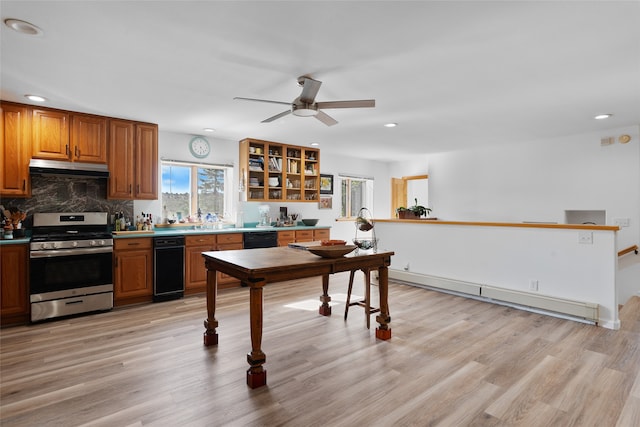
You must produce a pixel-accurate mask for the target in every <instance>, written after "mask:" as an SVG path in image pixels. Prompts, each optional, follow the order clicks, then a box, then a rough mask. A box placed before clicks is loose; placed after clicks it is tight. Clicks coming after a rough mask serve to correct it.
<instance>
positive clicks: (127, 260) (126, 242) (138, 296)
mask: <svg viewBox="0 0 640 427" xmlns="http://www.w3.org/2000/svg"><path fill="white" fill-rule="evenodd" d="M113 244H114V247H113V260H114V271H113V285H114V286H113V303H114V305H115V306H119V305H126V304H135V303H140V302H148V301H152V300H153V242H152V239H151V238H150V237H146V238H144V237H143V238H130V239H129V238H128V239H116V240H114V243H113Z"/></svg>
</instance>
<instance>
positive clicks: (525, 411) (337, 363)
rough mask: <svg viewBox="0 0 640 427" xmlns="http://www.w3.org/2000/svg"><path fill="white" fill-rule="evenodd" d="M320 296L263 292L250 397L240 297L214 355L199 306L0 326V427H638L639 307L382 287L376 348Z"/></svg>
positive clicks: (233, 297)
mask: <svg viewBox="0 0 640 427" xmlns="http://www.w3.org/2000/svg"><path fill="white" fill-rule="evenodd" d="M347 279H348V275H345V274H340V275H336V276H335V277H332V279H331V284H330V294H331V295H332V296H334V298H335V299H340V295H339V294H345V293H346V285H347ZM359 279H360V280H359V282H362V280H361V279H362V276H361V275H360V277H359ZM358 286H361V283H358V285H357V286H356V287H355V289H354V293H356V294H358V295H363V293H362V288H361V287H360V288H359V287H358ZM376 291H377V288H376V287H374V290H373V292H374V301H376V300H377V294H376ZM320 294H321V285H320V279H319V278H317V279H311V280H306V281H293V282H286V283H280V284H274V285H268V286H267V288H266V289H265V315H264V339H263V349H264V351H265V352H266V354H267V362H266V364H265V367H266V369H267V372H268V376H267V382H268V385H267V386H266V387H262V388H259V389H256V390H251V389H249V388H248V387H247V386H246V384H245V371H246V369H247V367H248V365H247V363H246V353H248V352H249V351H250V340H249V319H248V290H247V289H246V288H241V289H231V290H225V291H221V292H220V295H219V304H218V310H219V311H218V316H217V318H218V320H219V321H220V327H219V329H218V332H219V334H220V343H219V345H218V346H217V347H209V348H207V347H204V346H203V344H202V334H203V331H204V327H203V320H204V319H205V317H206V309H205V299H204V297H203V296H196V297H189V298H185V299H182V300H177V301H170V302H163V303H157V304H148V305H142V306H136V307H129V308H123V309H117V310H114V311H111V312H108V313H99V314H96V315H89V316H82V317H77V318H73V319H65V320H59V321H55V322H48V323H43V324H37V325H31V326H19V327H11V328H5V329H2V330H1V331H0V334H1V336H0V338H1V340H0V344H1V349H0V351H1V353H0V356H1V360H0V362H1V371H0V374H1V383H0V385H1V392H0V393H1V394H0V424H1V425H2V426H3V427H4V426H7V427H8V426H45V425H46V426H65V427H66V426H81V425H82V426H84V425H87V426H143V425H144V426H146V425H153V426H244V425H249V426H280V425H286V426H409V425H415V426H598V427H606V426H621V427H632V426H640V374H639V371H640V298H639V297H636V298H634V299H633V300H632V301H630V302H629V303H628V304H626V305H625V307H624V308H623V314H622V321H623V323H622V325H623V326H622V329H621V330H619V331H611V330H607V329H603V328H598V327H594V326H589V325H584V324H581V323H576V322H572V321H568V320H561V319H556V318H552V317H547V316H543V315H538V314H533V313H527V312H524V311H519V310H515V309H511V308H507V307H502V306H497V305H491V304H487V303H484V302H479V301H474V300H470V299H464V298H460V297H456V296H452V295H447V294H442V293H437V292H433V291H428V290H425V289H420V288H414V287H410V286H406V285H402V284H393V283H392V284H391V285H390V293H389V302H390V309H391V320H392V322H391V327H392V331H393V332H392V333H393V336H392V339H391V340H390V341H379V340H376V339H375V332H374V329H373V328H374V326H375V321H372V329H371V330H367V329H366V327H365V322H364V315H363V312H362V309H361V308H359V307H352V308H351V309H350V311H349V319H348V321H347V322H346V323H345V322H344V320H343V311H344V304H343V303H341V302H339V301H335V299H334V305H333V316H331V317H323V316H320V315H318V313H317V307H318V305H319V301H318V296H319V295H320ZM306 307H310V309H309V310H307V309H306ZM372 320H373V319H372Z"/></svg>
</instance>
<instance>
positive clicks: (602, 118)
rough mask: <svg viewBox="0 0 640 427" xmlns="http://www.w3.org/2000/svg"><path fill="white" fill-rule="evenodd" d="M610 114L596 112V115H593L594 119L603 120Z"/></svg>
mask: <svg viewBox="0 0 640 427" xmlns="http://www.w3.org/2000/svg"><path fill="white" fill-rule="evenodd" d="M611 116H613V114H598V115H597V116H595V117H594V119H596V120H604V119H608V118H609V117H611Z"/></svg>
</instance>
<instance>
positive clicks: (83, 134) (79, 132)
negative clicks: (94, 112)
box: [71, 114, 107, 163]
mask: <svg viewBox="0 0 640 427" xmlns="http://www.w3.org/2000/svg"><path fill="white" fill-rule="evenodd" d="M71 147H73V150H72V153H71V156H72V160H73V161H78V162H87V163H107V119H106V118H105V117H100V116H90V115H86V114H73V115H72V116H71Z"/></svg>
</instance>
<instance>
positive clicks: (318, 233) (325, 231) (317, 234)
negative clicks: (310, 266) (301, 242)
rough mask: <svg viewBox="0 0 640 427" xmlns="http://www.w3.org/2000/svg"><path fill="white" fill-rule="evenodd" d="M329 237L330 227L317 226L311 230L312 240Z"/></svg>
mask: <svg viewBox="0 0 640 427" xmlns="http://www.w3.org/2000/svg"><path fill="white" fill-rule="evenodd" d="M330 238H331V229H329V228H318V229H316V230H313V240H314V241H318V240H329V239H330Z"/></svg>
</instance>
